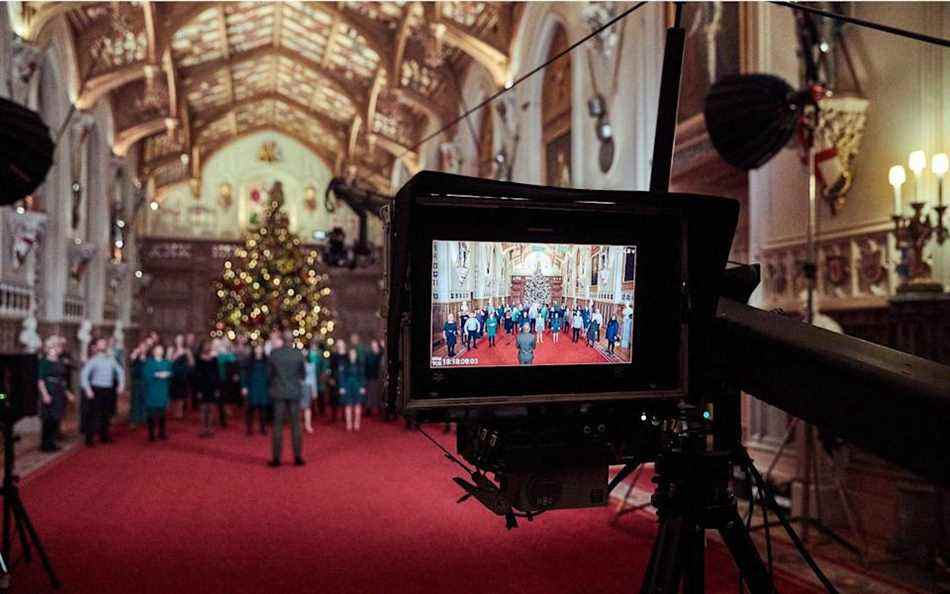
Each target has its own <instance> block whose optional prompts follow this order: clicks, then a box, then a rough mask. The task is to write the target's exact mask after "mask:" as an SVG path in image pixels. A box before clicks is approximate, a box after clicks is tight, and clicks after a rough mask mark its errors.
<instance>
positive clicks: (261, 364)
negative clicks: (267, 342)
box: [241, 343, 271, 435]
mask: <svg viewBox="0 0 950 594" xmlns="http://www.w3.org/2000/svg"><path fill="white" fill-rule="evenodd" d="M241 383H242V388H243V390H242V393H243V394H244V396H245V397H246V398H247V411H246V412H245V419H244V420H245V423H246V425H247V434H248V435H251V434H252V433H253V431H252V428H253V427H254V412H255V411H256V412H257V414H258V416H259V418H260V428H261V435H267V421H266V417H267V411H268V409H269V408H270V406H271V401H270V391H269V387H270V377H269V375H268V373H267V355H265V354H264V345H263V344H260V343H258V344H255V345H254V352H253V353H252V354H251V357H250V358H249V359H248V360H247V364H246V365H245V367H244V373H243V374H242V377H241Z"/></svg>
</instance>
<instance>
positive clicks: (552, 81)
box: [541, 25, 571, 187]
mask: <svg viewBox="0 0 950 594" xmlns="http://www.w3.org/2000/svg"><path fill="white" fill-rule="evenodd" d="M567 46H568V43H567V31H565V30H564V27H562V26H560V25H558V26H557V29H556V30H555V31H554V35H553V37H552V38H551V45H550V47H549V48H548V59H551V58H553V57H554V56H555V55H557V54H558V53H560V52H562V51H564V50H565V49H567ZM541 129H542V133H541V140H542V142H543V144H544V181H545V183H547V184H548V185H551V186H562V187H564V186H570V185H571V55H570V54H567V55H565V56H563V57H561V58H560V59H559V60H557V61H556V62H554V63H553V64H551V65H550V66H548V67H547V69H546V70H545V71H544V86H543V87H542V92H541Z"/></svg>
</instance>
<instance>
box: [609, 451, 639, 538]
mask: <svg viewBox="0 0 950 594" xmlns="http://www.w3.org/2000/svg"><path fill="white" fill-rule="evenodd" d="M641 472H643V464H641V465H640V466H637V471H636V472H634V473H633V479H631V481H630V485H629V486H628V487H627V492H626V493H624V495H623V499H621V500H620V505H618V506H617V511H616V512H614V515H613V516H612V517H611V518H610V523H611V524H613V523H614V522H616V521H617V518H619V517H620V516H622V515H624V514H625V513H626V512H627V499H628V498H629V497H630V493H632V492H633V488H634V487H635V486H636V484H637V481H638V480H640V473H641Z"/></svg>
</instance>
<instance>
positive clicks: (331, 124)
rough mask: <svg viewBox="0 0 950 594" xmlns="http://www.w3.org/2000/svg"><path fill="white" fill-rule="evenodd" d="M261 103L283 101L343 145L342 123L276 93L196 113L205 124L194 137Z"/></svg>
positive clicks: (261, 94) (343, 128) (343, 129)
mask: <svg viewBox="0 0 950 594" xmlns="http://www.w3.org/2000/svg"><path fill="white" fill-rule="evenodd" d="M262 101H283V102H284V103H286V104H287V105H289V106H291V107H293V108H294V109H297V110H299V111H302V112H304V113H305V114H306V115H307V117H309V118H312V119H314V120H316V121H317V122H319V124H320V125H321V126H322V127H323V128H325V129H327V131H328V132H331V133H332V134H333V137H334V138H336V139H337V140H338V141H340V144H341V145H342V144H343V142H344V137H345V134H346V132H345V130H346V128H345V124H344V123H343V122H340V121H338V120H334V119H333V118H331V117H330V116H328V115H326V114H324V113H320V112H319V111H316V110H314V109H312V108H310V107H308V106H307V105H305V104H303V103H301V102H300V101H298V100H297V99H294V98H292V97H288V96H287V95H284V94H282V93H277V92H267V93H258V94H256V95H252V96H250V97H245V98H244V99H241V100H240V101H233V102H232V103H231V104H230V105H225V106H223V107H219V108H216V109H213V110H205V111H200V112H197V113H196V114H195V117H198V116H201V118H202V119H203V120H204V122H205V124H204V125H203V126H200V127H199V128H197V129H196V130H195V136H196V137H197V136H198V134H200V133H201V131H202V130H204V129H206V128H207V127H208V126H210V125H211V124H212V123H213V122H215V121H217V120H219V119H221V118H223V117H226V116H228V115H231V114H232V113H235V112H236V111H237V110H238V109H240V108H242V107H247V106H248V105H253V104H254V103H260V102H262Z"/></svg>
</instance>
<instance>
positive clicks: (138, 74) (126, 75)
mask: <svg viewBox="0 0 950 594" xmlns="http://www.w3.org/2000/svg"><path fill="white" fill-rule="evenodd" d="M148 67H149V65H148V64H144V63H142V62H137V63H135V64H129V65H128V66H123V67H122V68H119V69H118V70H113V71H112V72H110V73H108V74H102V75H100V76H96V77H93V78H92V79H90V80H88V81H86V84H85V85H83V87H82V89H80V93H79V99H77V100H76V107H77V108H79V109H81V110H85V109H90V108H92V107H93V106H94V105H95V104H96V102H97V101H99V99H101V98H102V97H103V96H104V95H106V94H107V93H109V92H110V91H113V90H115V89H118V88H119V87H121V86H123V85H126V84H128V83H130V82H133V81H136V80H138V79H140V78H145V69H146V68H148Z"/></svg>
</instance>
